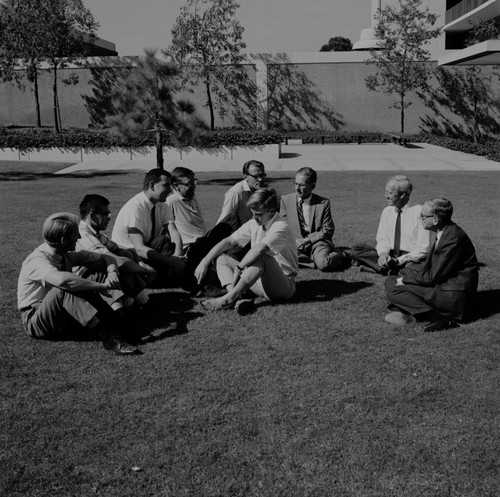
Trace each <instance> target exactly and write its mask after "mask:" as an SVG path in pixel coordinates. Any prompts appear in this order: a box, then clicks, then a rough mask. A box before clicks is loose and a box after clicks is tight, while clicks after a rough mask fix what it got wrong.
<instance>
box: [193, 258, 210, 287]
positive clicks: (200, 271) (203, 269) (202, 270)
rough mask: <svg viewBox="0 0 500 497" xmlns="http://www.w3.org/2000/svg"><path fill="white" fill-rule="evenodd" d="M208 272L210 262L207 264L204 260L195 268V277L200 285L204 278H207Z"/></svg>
mask: <svg viewBox="0 0 500 497" xmlns="http://www.w3.org/2000/svg"><path fill="white" fill-rule="evenodd" d="M207 272H208V264H205V263H204V262H203V260H202V261H201V262H200V263H199V264H198V266H197V268H196V269H195V270H194V277H195V278H196V281H197V283H198V285H200V284H201V282H202V281H203V278H205V276H206V274H207Z"/></svg>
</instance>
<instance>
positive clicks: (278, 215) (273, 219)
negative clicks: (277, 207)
mask: <svg viewBox="0 0 500 497" xmlns="http://www.w3.org/2000/svg"><path fill="white" fill-rule="evenodd" d="M279 217H280V213H279V212H275V214H274V216H273V217H272V218H271V219H269V221H268V222H267V223H266V224H263V225H262V229H263V230H264V231H268V230H269V228H270V227H271V226H272V224H273V223H274V222H275V221H277V220H278V218H279Z"/></svg>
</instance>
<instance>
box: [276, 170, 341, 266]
mask: <svg viewBox="0 0 500 497" xmlns="http://www.w3.org/2000/svg"><path fill="white" fill-rule="evenodd" d="M316 180H317V174H316V171H315V170H314V169H312V168H310V167H303V168H301V169H299V170H298V171H297V175H296V176H295V193H290V194H288V195H285V196H283V197H282V198H281V215H282V217H284V218H286V220H287V221H288V225H289V226H290V229H291V230H292V232H293V234H294V237H295V241H296V245H297V253H298V256H299V261H300V262H302V263H306V264H307V263H311V262H312V263H313V264H314V266H315V267H316V268H318V269H320V270H321V271H336V270H339V269H341V268H342V267H345V265H346V263H347V257H346V255H345V254H344V253H343V252H342V251H341V250H338V249H336V248H335V245H334V244H333V232H334V231H335V225H334V224H333V220H332V214H331V211H330V201H329V200H328V199H327V198H324V197H320V196H319V195H315V194H314V193H313V190H314V188H315V187H316Z"/></svg>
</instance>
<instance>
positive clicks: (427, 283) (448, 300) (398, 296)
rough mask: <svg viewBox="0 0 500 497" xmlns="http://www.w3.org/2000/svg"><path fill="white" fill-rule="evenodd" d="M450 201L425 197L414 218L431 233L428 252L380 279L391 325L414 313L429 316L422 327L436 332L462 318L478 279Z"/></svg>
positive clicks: (408, 320)
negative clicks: (432, 240)
mask: <svg viewBox="0 0 500 497" xmlns="http://www.w3.org/2000/svg"><path fill="white" fill-rule="evenodd" d="M452 214H453V205H452V204H451V202H450V201H449V200H447V199H445V198H434V199H431V200H427V201H426V202H425V203H424V205H423V206H422V211H421V213H420V219H421V222H422V225H423V227H424V229H426V230H429V231H434V232H435V233H436V242H435V244H434V246H433V247H432V249H431V252H430V254H429V257H428V258H427V260H426V261H425V263H422V264H421V265H419V266H410V267H407V268H404V269H403V270H402V271H401V272H400V274H399V276H390V277H389V278H388V279H387V281H386V286H385V288H386V293H387V297H388V298H389V301H390V302H391V305H390V306H389V308H395V309H398V310H397V311H395V312H391V313H389V314H387V316H386V321H388V322H390V323H392V324H398V325H400V324H409V323H411V322H415V317H414V316H416V317H417V318H420V319H424V320H429V321H430V323H429V324H427V325H426V326H425V327H424V331H438V330H442V329H446V328H449V327H450V326H453V325H454V321H463V320H464V319H466V318H467V315H468V314H469V312H470V310H471V306H472V303H473V298H474V296H475V294H476V291H477V284H478V262H477V258H476V252H475V249H474V245H472V242H471V240H470V238H469V237H468V236H467V234H466V233H465V231H464V230H463V229H462V228H460V227H458V226H457V225H456V224H455V223H453V222H452V221H451V216H452Z"/></svg>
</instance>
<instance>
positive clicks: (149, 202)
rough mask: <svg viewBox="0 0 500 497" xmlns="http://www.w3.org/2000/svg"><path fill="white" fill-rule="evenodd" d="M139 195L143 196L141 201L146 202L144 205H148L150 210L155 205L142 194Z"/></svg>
mask: <svg viewBox="0 0 500 497" xmlns="http://www.w3.org/2000/svg"><path fill="white" fill-rule="evenodd" d="M141 195H142V196H143V199H144V200H146V203H147V204H148V205H149V207H150V208H151V209H152V208H153V206H154V205H155V204H153V202H151V200H149V198H148V196H147V195H146V194H145V193H144V192H141Z"/></svg>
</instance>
